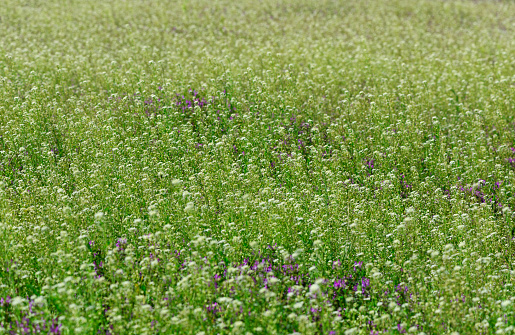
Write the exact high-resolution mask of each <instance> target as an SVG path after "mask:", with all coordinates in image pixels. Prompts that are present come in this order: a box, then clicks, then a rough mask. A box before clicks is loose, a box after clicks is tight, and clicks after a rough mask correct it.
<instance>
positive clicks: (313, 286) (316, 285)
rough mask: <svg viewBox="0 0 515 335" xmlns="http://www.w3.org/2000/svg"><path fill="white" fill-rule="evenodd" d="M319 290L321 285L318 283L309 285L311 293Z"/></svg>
mask: <svg viewBox="0 0 515 335" xmlns="http://www.w3.org/2000/svg"><path fill="white" fill-rule="evenodd" d="M318 291H320V286H318V284H313V285H311V286H310V287H309V292H310V293H317V292H318Z"/></svg>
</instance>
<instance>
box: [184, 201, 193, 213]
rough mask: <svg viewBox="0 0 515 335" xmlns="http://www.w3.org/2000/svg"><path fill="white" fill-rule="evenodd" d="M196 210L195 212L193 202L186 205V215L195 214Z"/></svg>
mask: <svg viewBox="0 0 515 335" xmlns="http://www.w3.org/2000/svg"><path fill="white" fill-rule="evenodd" d="M194 210H195V206H194V204H193V202H188V203H187V204H186V207H185V208H184V211H185V212H186V213H189V212H193V211H194Z"/></svg>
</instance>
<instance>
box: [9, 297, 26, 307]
mask: <svg viewBox="0 0 515 335" xmlns="http://www.w3.org/2000/svg"><path fill="white" fill-rule="evenodd" d="M24 302H25V299H23V298H22V297H14V298H13V300H11V305H13V306H18V305H20V304H23V303H24Z"/></svg>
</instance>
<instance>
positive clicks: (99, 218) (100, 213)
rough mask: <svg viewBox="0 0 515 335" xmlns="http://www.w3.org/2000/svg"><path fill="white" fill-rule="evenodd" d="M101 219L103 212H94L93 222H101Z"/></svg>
mask: <svg viewBox="0 0 515 335" xmlns="http://www.w3.org/2000/svg"><path fill="white" fill-rule="evenodd" d="M103 217H104V213H103V212H96V213H95V220H102V218H103Z"/></svg>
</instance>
